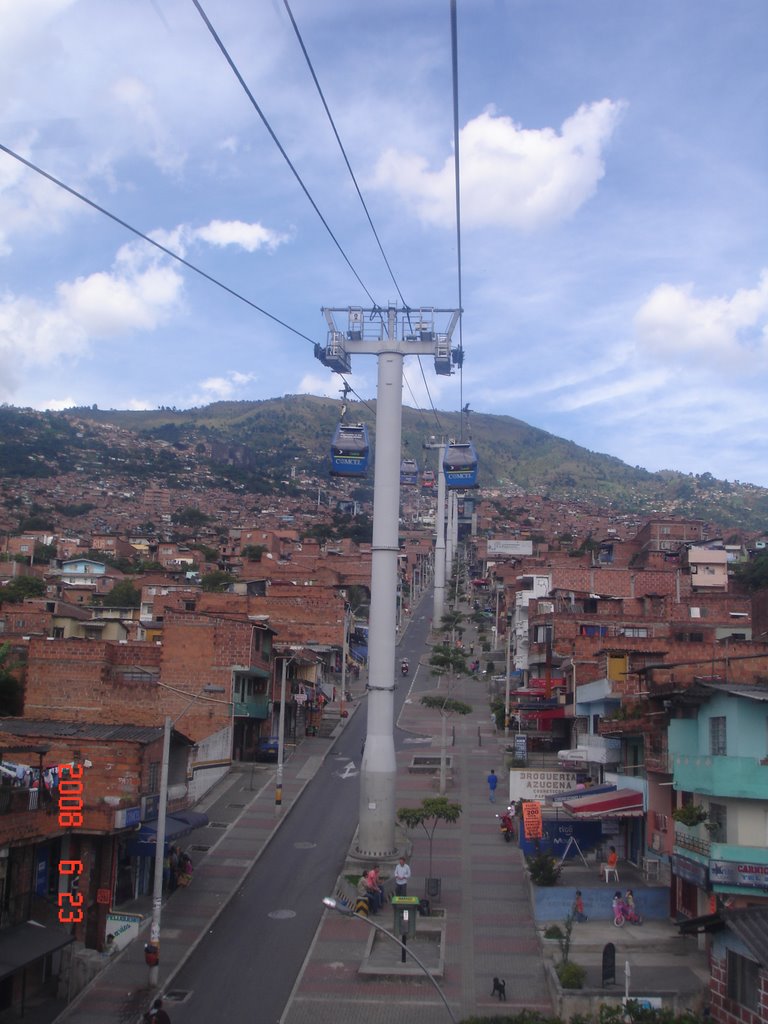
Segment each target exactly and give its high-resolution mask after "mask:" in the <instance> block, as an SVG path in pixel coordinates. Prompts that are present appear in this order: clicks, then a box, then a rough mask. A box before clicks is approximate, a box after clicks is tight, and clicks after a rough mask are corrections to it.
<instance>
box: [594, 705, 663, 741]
mask: <svg viewBox="0 0 768 1024" xmlns="http://www.w3.org/2000/svg"><path fill="white" fill-rule="evenodd" d="M651 721H652V719H649V718H647V716H646V715H644V714H642V713H640V712H632V711H630V712H628V713H627V716H626V717H625V718H603V719H602V721H601V722H600V723H599V724H598V729H599V731H600V735H601V736H619V737H621V736H642V734H643V733H645V732H648V731H649V730H650V728H651Z"/></svg>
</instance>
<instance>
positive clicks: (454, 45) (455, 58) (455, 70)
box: [450, 0, 464, 437]
mask: <svg viewBox="0 0 768 1024" xmlns="http://www.w3.org/2000/svg"><path fill="white" fill-rule="evenodd" d="M450 3H451V67H452V78H453V168H454V184H455V193H456V264H457V276H458V289H459V296H458V297H459V309H464V306H463V304H462V282H461V175H460V153H459V141H460V133H459V45H458V25H457V21H456V0H450ZM462 321H463V317H462V316H460V317H459V357H460V358H459V408H461V407H462V404H463V402H464V334H463V330H462ZM462 426H463V419H462ZM463 436H464V434H463V431H462V437H463Z"/></svg>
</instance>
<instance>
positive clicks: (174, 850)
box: [168, 846, 179, 892]
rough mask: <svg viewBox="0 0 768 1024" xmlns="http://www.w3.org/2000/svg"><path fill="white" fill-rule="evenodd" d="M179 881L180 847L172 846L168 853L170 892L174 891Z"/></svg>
mask: <svg viewBox="0 0 768 1024" xmlns="http://www.w3.org/2000/svg"><path fill="white" fill-rule="evenodd" d="M178 883H179V848H178V846H172V847H171V849H170V852H169V853H168V892H173V890H174V889H175V888H176V886H177V885H178Z"/></svg>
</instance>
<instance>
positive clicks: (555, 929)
mask: <svg viewBox="0 0 768 1024" xmlns="http://www.w3.org/2000/svg"><path fill="white" fill-rule="evenodd" d="M562 937H563V929H562V928H561V927H560V925H559V924H551V925H550V926H549V927H548V928H547V930H546V931H545V932H544V938H545V939H562Z"/></svg>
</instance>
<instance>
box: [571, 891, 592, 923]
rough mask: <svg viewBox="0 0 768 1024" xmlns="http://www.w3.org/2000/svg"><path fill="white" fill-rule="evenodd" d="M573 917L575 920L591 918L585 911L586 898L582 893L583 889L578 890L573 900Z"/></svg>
mask: <svg viewBox="0 0 768 1024" xmlns="http://www.w3.org/2000/svg"><path fill="white" fill-rule="evenodd" d="M572 914H573V919H574V921H588V920H589V918H588V917H587V915H586V914H585V913H584V899H583V897H582V895H581V889H577V890H576V898H575V899H574V901H573V910H572Z"/></svg>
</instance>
